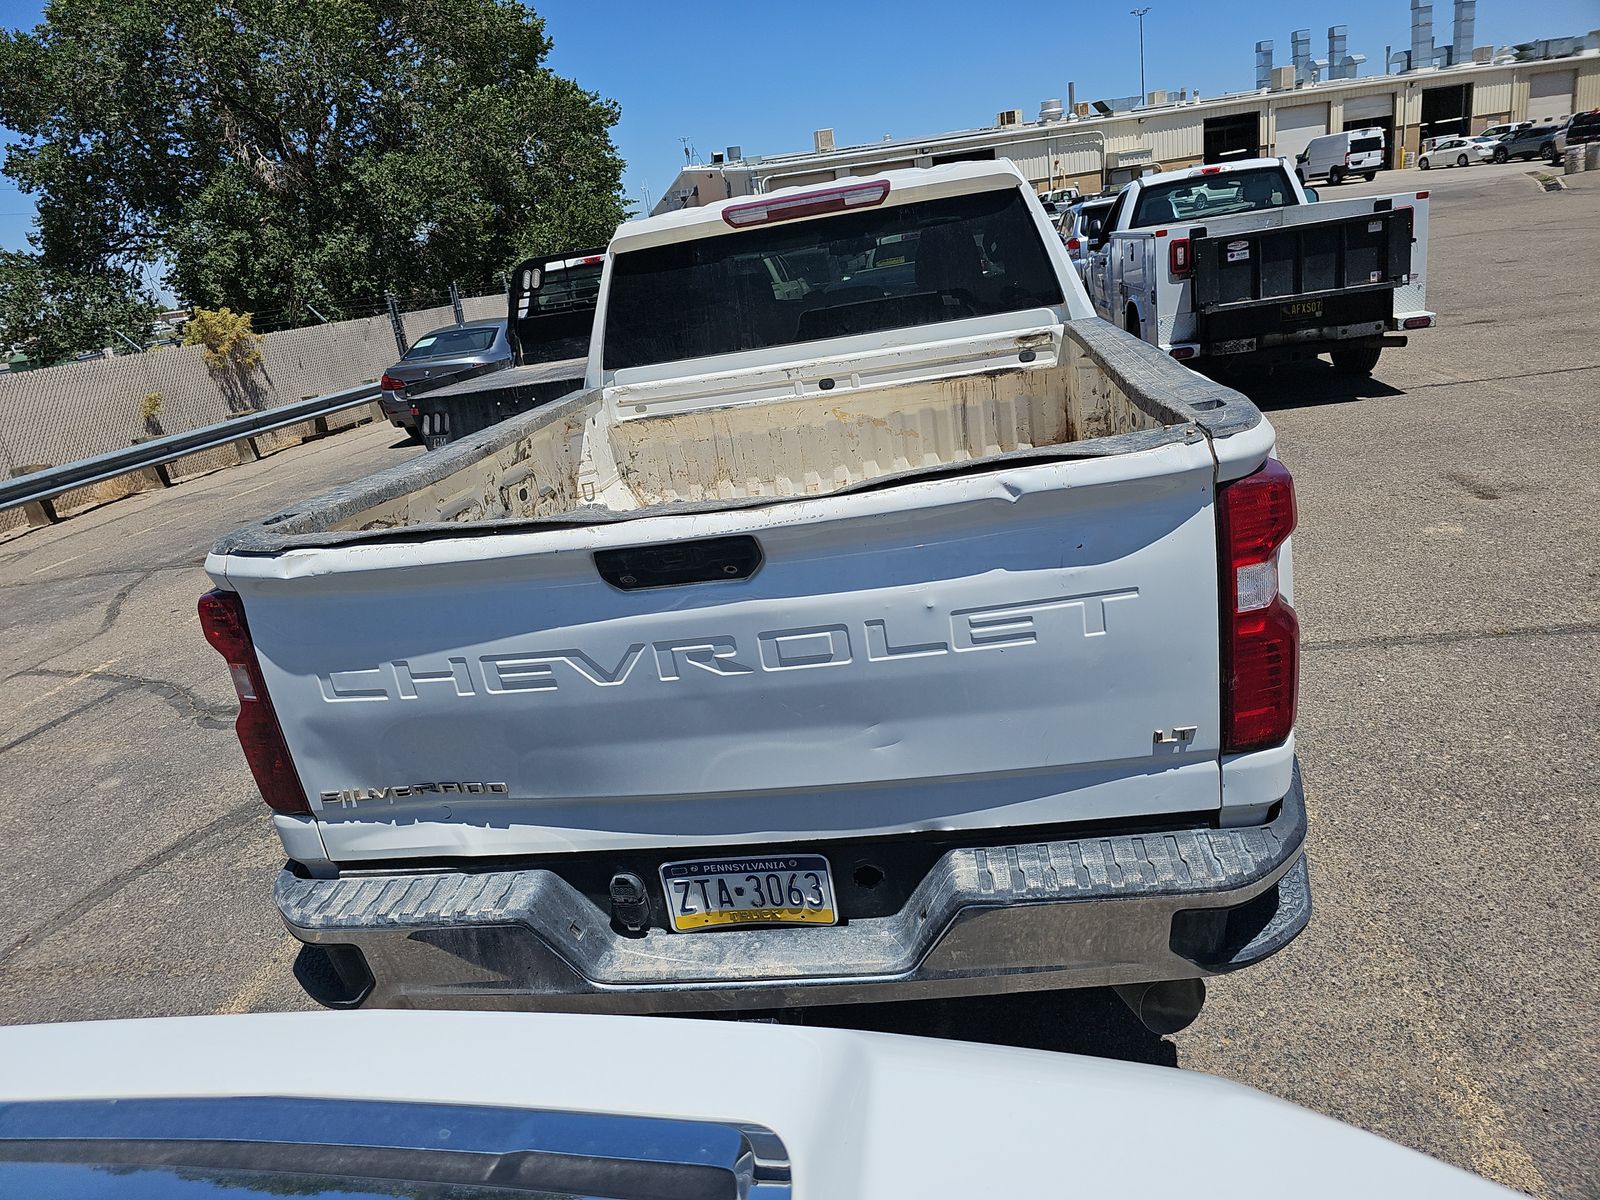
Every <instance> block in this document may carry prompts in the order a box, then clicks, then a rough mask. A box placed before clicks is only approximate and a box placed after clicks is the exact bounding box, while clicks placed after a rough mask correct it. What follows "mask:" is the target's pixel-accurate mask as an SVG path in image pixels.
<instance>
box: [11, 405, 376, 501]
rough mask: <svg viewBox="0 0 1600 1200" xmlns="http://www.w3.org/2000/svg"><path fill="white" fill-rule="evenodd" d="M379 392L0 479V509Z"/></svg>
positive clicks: (273, 411)
mask: <svg viewBox="0 0 1600 1200" xmlns="http://www.w3.org/2000/svg"><path fill="white" fill-rule="evenodd" d="M381 394H382V393H381V389H380V388H379V387H378V385H377V384H376V383H363V384H359V385H358V386H356V387H352V388H346V389H345V390H344V391H342V392H330V393H328V394H327V395H326V396H312V397H310V398H309V399H306V400H296V401H295V402H294V403H292V404H281V405H279V406H278V407H277V408H269V409H265V410H264V411H262V412H257V413H248V414H246V415H245V416H242V417H235V418H233V419H232V420H229V421H219V422H218V423H217V424H215V425H205V426H202V427H201V428H199V429H190V430H186V431H185V432H183V433H172V434H168V435H167V436H165V437H159V438H152V439H151V440H150V441H148V442H140V443H139V444H138V445H137V446H129V447H128V448H127V449H126V450H110V451H107V452H106V453H105V454H97V455H95V456H94V457H93V458H83V459H79V460H78V461H77V462H72V463H67V464H66V465H64V466H60V467H51V468H50V469H49V470H46V471H34V472H32V473H31V474H28V475H20V476H18V477H17V478H15V479H6V480H0V511H4V510H5V509H8V508H15V507H17V506H18V505H21V504H27V503H29V502H30V501H39V500H49V499H50V498H52V497H54V496H59V495H61V493H62V492H69V491H71V490H72V489H73V488H80V487H86V486H87V485H89V484H91V483H102V482H104V481H105V480H107V479H115V478H116V477H117V476H118V475H127V474H130V473H131V472H134V471H138V470H141V469H143V468H145V467H159V466H161V465H163V464H165V463H169V462H172V461H173V460H174V459H178V458H183V457H184V456H185V455H188V454H197V453H199V452H200V451H202V450H214V449H216V448H217V447H219V446H226V445H229V444H231V443H233V442H238V441H242V440H243V439H245V438H248V437H254V436H255V435H256V434H259V433H270V432H271V431H272V430H274V429H282V428H283V427H284V426H286V425H298V424H299V423H300V422H302V421H309V420H312V419H314V418H316V417H326V416H329V415H331V414H333V413H336V412H343V411H344V410H345V409H347V408H355V407H357V406H358V405H362V404H367V403H369V402H371V401H373V400H376V399H377V398H378V397H379V395H381Z"/></svg>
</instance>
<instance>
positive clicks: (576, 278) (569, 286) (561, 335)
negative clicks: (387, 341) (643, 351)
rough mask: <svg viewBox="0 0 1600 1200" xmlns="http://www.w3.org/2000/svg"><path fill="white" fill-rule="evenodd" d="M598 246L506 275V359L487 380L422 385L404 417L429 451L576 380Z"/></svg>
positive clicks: (585, 344)
mask: <svg viewBox="0 0 1600 1200" xmlns="http://www.w3.org/2000/svg"><path fill="white" fill-rule="evenodd" d="M605 253H606V252H605V247H604V246H597V247H594V248H592V249H589V250H567V251H563V252H561V253H559V254H542V255H538V256H536V257H534V258H530V259H527V260H525V261H523V262H521V263H519V264H518V265H517V267H516V268H515V269H514V270H513V271H512V272H511V273H510V275H509V276H508V277H507V280H508V282H507V286H506V309H507V312H506V337H507V340H508V341H509V342H510V344H511V355H512V363H513V365H512V366H511V367H510V369H508V370H506V371H503V372H500V373H497V374H496V375H495V376H494V377H493V378H487V379H485V378H474V379H465V380H461V381H458V382H455V383H450V384H446V385H445V386H443V387H440V388H436V389H433V390H431V391H423V392H422V393H420V394H419V395H417V396H416V397H415V398H414V400H413V403H412V408H413V410H414V411H413V413H412V414H411V419H412V422H413V424H414V427H415V428H416V429H417V432H418V436H420V437H421V438H422V441H423V444H424V445H426V446H427V447H428V449H430V450H437V449H438V448H439V447H441V446H444V445H447V444H448V443H450V442H453V441H456V440H458V439H459V438H464V437H468V436H470V435H472V434H474V433H477V432H479V431H480V430H483V429H487V428H488V427H489V426H491V425H496V424H498V423H499V422H501V421H504V420H505V419H506V418H507V417H513V416H515V415H516V414H517V413H521V412H527V411H528V410H529V409H530V408H537V407H538V406H539V405H541V404H548V403H549V402H550V401H552V400H555V399H558V398H560V397H562V396H565V395H566V394H567V393H568V392H574V391H577V390H578V388H580V387H582V386H583V361H584V356H585V355H586V354H587V353H588V350H589V335H590V333H591V331H592V330H593V328H594V311H595V305H596V303H597V302H598V299H599V295H600V272H601V269H602V267H603V266H604V264H605V260H606V259H605Z"/></svg>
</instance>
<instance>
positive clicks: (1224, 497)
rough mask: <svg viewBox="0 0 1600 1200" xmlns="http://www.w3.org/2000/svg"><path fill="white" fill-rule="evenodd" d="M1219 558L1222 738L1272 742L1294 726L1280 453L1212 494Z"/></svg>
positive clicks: (1289, 496)
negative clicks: (1282, 580) (1281, 582)
mask: <svg viewBox="0 0 1600 1200" xmlns="http://www.w3.org/2000/svg"><path fill="white" fill-rule="evenodd" d="M1217 500H1218V510H1219V519H1220V523H1221V542H1222V559H1223V581H1222V582H1223V601H1224V608H1223V618H1222V742H1223V749H1224V750H1225V751H1227V752H1228V753H1230V754H1237V753H1240V752H1242V751H1246V750H1260V749H1263V748H1265V747H1267V746H1275V745H1277V744H1278V743H1279V742H1282V741H1283V740H1284V739H1285V738H1287V737H1288V736H1289V732H1290V731H1291V730H1292V729H1293V728H1294V716H1295V705H1296V703H1297V701H1298V698H1299V691H1300V621H1299V618H1297V617H1296V616H1295V612H1294V609H1293V608H1292V607H1290V605H1289V602H1288V601H1287V600H1285V599H1284V598H1283V596H1282V594H1280V592H1279V591H1278V552H1279V550H1280V549H1281V548H1282V547H1283V544H1284V542H1285V541H1287V540H1288V537H1289V535H1290V534H1291V533H1293V532H1294V526H1295V519H1296V514H1295V503H1294V480H1293V479H1291V478H1290V477H1289V472H1288V470H1287V469H1285V467H1284V465H1283V464H1282V463H1280V462H1279V461H1278V460H1277V459H1268V460H1267V462H1266V464H1265V465H1264V466H1262V468H1261V469H1260V470H1259V471H1256V472H1255V473H1254V474H1251V475H1247V476H1245V477H1244V478H1243V479H1238V480H1235V481H1234V482H1232V483H1228V484H1224V485H1223V486H1222V488H1221V489H1220V490H1219V491H1218V494H1217Z"/></svg>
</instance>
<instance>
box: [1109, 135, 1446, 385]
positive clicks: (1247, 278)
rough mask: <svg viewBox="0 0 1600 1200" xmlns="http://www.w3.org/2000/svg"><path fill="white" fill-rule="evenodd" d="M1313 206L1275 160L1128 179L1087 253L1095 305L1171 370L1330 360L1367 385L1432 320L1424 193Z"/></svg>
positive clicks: (1311, 196)
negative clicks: (1388, 351)
mask: <svg viewBox="0 0 1600 1200" xmlns="http://www.w3.org/2000/svg"><path fill="white" fill-rule="evenodd" d="M1316 201H1317V194H1316V192H1314V191H1311V190H1309V189H1307V188H1305V187H1304V186H1303V185H1302V183H1301V181H1300V180H1299V179H1298V178H1297V177H1296V176H1295V173H1294V172H1293V171H1291V170H1290V169H1289V166H1288V163H1287V162H1286V161H1285V160H1283V159H1278V158H1256V159H1247V160H1241V161H1238V162H1234V163H1229V164H1227V165H1226V166H1207V167H1189V168H1186V169H1184V170H1181V171H1166V172H1163V173H1161V174H1158V175H1146V176H1145V177H1144V178H1142V179H1136V180H1134V181H1133V182H1132V183H1130V184H1128V186H1127V187H1125V188H1123V190H1122V192H1121V193H1120V194H1119V195H1118V196H1117V201H1116V204H1115V205H1114V206H1113V207H1112V209H1111V212H1110V213H1109V214H1108V215H1107V217H1106V218H1105V221H1104V224H1103V227H1102V230H1101V232H1100V233H1099V234H1098V236H1097V237H1095V238H1094V239H1093V240H1091V242H1090V245H1089V252H1088V255H1087V265H1086V268H1085V274H1084V281H1085V284H1086V286H1087V288H1088V290H1089V296H1090V299H1091V300H1092V301H1093V302H1094V306H1095V309H1096V311H1098V312H1099V313H1100V315H1101V316H1103V317H1104V318H1105V319H1106V320H1108V321H1110V322H1111V323H1112V324H1114V325H1116V326H1118V327H1120V328H1122V329H1125V330H1127V331H1128V332H1129V333H1132V334H1133V335H1134V336H1136V337H1138V338H1141V339H1143V340H1144V341H1146V342H1149V343H1150V344H1151V345H1153V346H1159V347H1160V348H1161V349H1162V350H1164V351H1166V352H1167V353H1168V354H1170V355H1171V356H1172V357H1173V358H1176V359H1178V360H1179V361H1189V360H1194V359H1199V358H1207V359H1210V360H1212V361H1214V362H1220V363H1221V364H1222V365H1231V364H1233V363H1237V362H1241V361H1245V360H1249V361H1252V362H1257V363H1263V362H1275V361H1282V360H1285V359H1292V358H1304V357H1314V356H1316V355H1318V354H1328V355H1329V356H1330V357H1331V358H1332V359H1333V365H1334V368H1335V369H1336V370H1338V371H1340V372H1343V373H1346V374H1355V375H1366V374H1370V373H1371V372H1372V369H1373V368H1374V367H1376V366H1377V364H1378V356H1379V355H1380V354H1381V353H1382V352H1383V349H1384V347H1386V346H1403V345H1405V344H1406V335H1407V332H1408V331H1411V330H1417V329H1427V328H1430V327H1432V326H1433V325H1434V323H1435V320H1436V318H1435V315H1434V314H1433V313H1432V312H1430V311H1429V310H1428V307H1427V263H1428V193H1427V192H1414V193H1405V194H1402V195H1397V196H1363V197H1359V198H1356V199H1352V200H1337V201H1325V202H1323V203H1317V202H1316Z"/></svg>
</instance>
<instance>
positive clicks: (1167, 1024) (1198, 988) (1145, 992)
mask: <svg viewBox="0 0 1600 1200" xmlns="http://www.w3.org/2000/svg"><path fill="white" fill-rule="evenodd" d="M1111 990H1112V991H1114V992H1116V994H1117V999H1119V1000H1121V1001H1122V1002H1123V1003H1124V1004H1126V1005H1127V1006H1128V1008H1129V1010H1130V1011H1131V1012H1132V1013H1133V1015H1134V1016H1136V1017H1138V1018H1139V1023H1140V1024H1141V1025H1143V1026H1144V1027H1145V1028H1146V1029H1148V1030H1149V1031H1150V1032H1151V1033H1153V1034H1155V1035H1156V1036H1157V1037H1165V1036H1167V1035H1168V1034H1170V1033H1177V1032H1178V1031H1179V1030H1182V1029H1187V1028H1188V1027H1189V1026H1190V1025H1193V1024H1194V1021H1195V1018H1196V1017H1198V1016H1199V1015H1200V1010H1201V1008H1203V1007H1204V1006H1205V1002H1206V981H1205V980H1204V979H1164V980H1161V981H1160V982H1157V983H1125V984H1121V985H1119V986H1117V987H1114V988H1112V989H1111Z"/></svg>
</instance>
